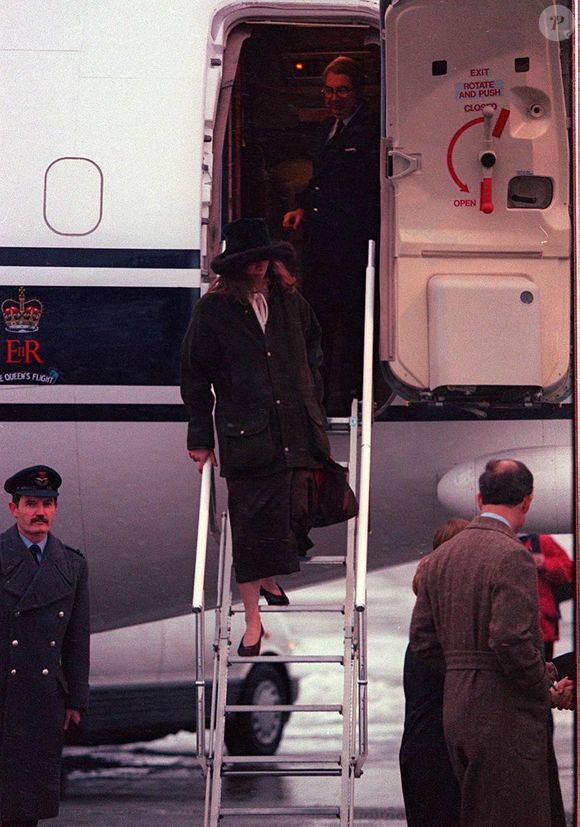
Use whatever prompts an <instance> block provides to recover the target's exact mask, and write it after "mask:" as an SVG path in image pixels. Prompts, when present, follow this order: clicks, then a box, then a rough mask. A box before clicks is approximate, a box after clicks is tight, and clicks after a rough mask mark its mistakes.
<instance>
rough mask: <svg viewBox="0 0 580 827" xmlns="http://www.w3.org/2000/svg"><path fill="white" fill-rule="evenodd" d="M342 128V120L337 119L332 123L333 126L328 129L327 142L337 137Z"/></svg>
mask: <svg viewBox="0 0 580 827" xmlns="http://www.w3.org/2000/svg"><path fill="white" fill-rule="evenodd" d="M343 129H344V121H341V120H337V121H336V123H335V124H334V128H333V129H332V130H331V131H330V135H329V136H328V138H327V139H326V140H327V142H328V143H330V142H331V141H334V140H335V139H336V138H338V136H339V135H340V133H341V132H342V130H343Z"/></svg>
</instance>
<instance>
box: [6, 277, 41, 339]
mask: <svg viewBox="0 0 580 827" xmlns="http://www.w3.org/2000/svg"><path fill="white" fill-rule="evenodd" d="M2 315H3V317H4V325H5V327H6V330H7V331H8V333H36V331H37V330H38V322H39V321H40V317H41V316H42V302H40V301H38V299H29V300H28V301H26V290H25V289H24V287H21V288H20V290H19V291H18V301H16V300H15V299H4V301H3V302H2Z"/></svg>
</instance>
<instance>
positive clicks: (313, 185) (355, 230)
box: [298, 103, 380, 275]
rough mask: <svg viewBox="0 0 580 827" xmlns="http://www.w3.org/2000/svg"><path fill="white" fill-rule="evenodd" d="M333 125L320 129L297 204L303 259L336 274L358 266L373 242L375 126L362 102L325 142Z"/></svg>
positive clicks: (376, 181) (375, 222)
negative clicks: (302, 219) (333, 269)
mask: <svg viewBox="0 0 580 827" xmlns="http://www.w3.org/2000/svg"><path fill="white" fill-rule="evenodd" d="M333 123H334V118H330V119H328V120H326V121H324V123H323V124H322V128H321V136H320V146H319V150H318V154H317V157H316V159H315V161H314V170H313V175H312V178H311V180H310V183H309V185H308V187H307V188H306V190H305V191H304V192H303V193H302V194H301V195H299V196H298V204H299V206H300V207H302V208H303V209H304V210H305V211H306V216H305V231H306V245H305V249H304V258H305V260H307V261H308V263H309V264H312V263H314V262H315V261H322V262H324V263H325V264H327V265H328V264H331V263H335V264H336V265H337V266H338V267H339V272H342V271H344V270H348V269H349V268H351V267H352V266H353V264H354V265H356V267H359V266H360V265H361V258H362V266H363V267H364V264H365V262H366V251H367V244H368V240H369V238H374V239H375V240H377V239H378V230H379V200H380V194H379V193H380V190H379V126H378V122H377V119H376V118H375V117H374V116H372V115H371V114H370V113H369V111H368V109H367V106H366V104H364V103H363V104H362V106H361V107H360V109H359V110H358V112H357V113H356V114H355V115H354V116H353V118H352V119H351V120H350V121H349V122H348V124H347V125H346V126H345V127H344V129H343V130H342V132H341V133H340V134H339V135H338V136H337V137H336V138H334V139H333V140H331V141H327V137H328V134H329V133H330V130H331V128H332V125H333ZM353 260H354V261H353ZM359 275H360V274H359Z"/></svg>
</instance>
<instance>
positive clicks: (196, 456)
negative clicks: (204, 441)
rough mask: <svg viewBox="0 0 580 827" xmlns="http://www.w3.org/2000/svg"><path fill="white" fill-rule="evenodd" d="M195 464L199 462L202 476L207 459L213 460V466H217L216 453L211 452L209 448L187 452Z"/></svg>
mask: <svg viewBox="0 0 580 827" xmlns="http://www.w3.org/2000/svg"><path fill="white" fill-rule="evenodd" d="M187 453H188V454H189V456H190V457H191V458H192V460H193V461H194V462H197V470H198V471H199V473H200V474H201V472H202V471H203V466H204V465H205V461H206V459H207V458H208V457H209V458H210V459H211V464H212V465H214V466H217V459H216V458H215V451H210V449H209V448H193V449H192V450H191V451H188V452H187Z"/></svg>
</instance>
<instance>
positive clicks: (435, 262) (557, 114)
mask: <svg viewBox="0 0 580 827" xmlns="http://www.w3.org/2000/svg"><path fill="white" fill-rule="evenodd" d="M545 6H546V4H545V2H544V0H513V2H510V3H506V2H505V0H487V2H485V3H481V0H399V2H397V3H394V4H392V5H388V6H386V11H385V13H384V17H383V25H384V30H385V50H384V60H385V66H384V69H385V78H386V84H385V93H386V102H385V131H386V138H385V156H386V157H385V161H386V174H385V175H384V176H383V179H382V189H383V192H382V209H383V216H386V218H387V220H385V218H383V224H382V227H383V229H382V245H381V246H382V257H383V261H382V266H381V361H382V363H383V367H384V368H385V370H386V373H387V374H388V376H389V381H390V382H391V384H392V385H393V386H394V387H395V388H396V389H397V390H398V391H399V393H400V394H401V395H402V396H405V397H406V398H408V399H457V398H460V399H461V398H466V397H467V396H469V397H470V398H471V399H480V400H486V401H506V400H508V401H520V400H523V399H529V398H532V399H536V400H542V399H543V400H554V399H558V398H561V397H562V396H563V395H564V394H565V392H566V387H567V381H566V380H567V376H568V371H569V362H570V245H571V222H570V216H569V148H568V134H567V122H566V100H565V93H564V86H563V81H562V66H561V53H560V52H561V48H562V45H563V44H562V38H560V39H557V38H551V37H549V36H547V27H549V26H550V21H551V18H550V16H549V15H550V13H551V10H552V9H553V7H552V6H548V9H547V10H546V11H545ZM554 14H555V12H554Z"/></svg>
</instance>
